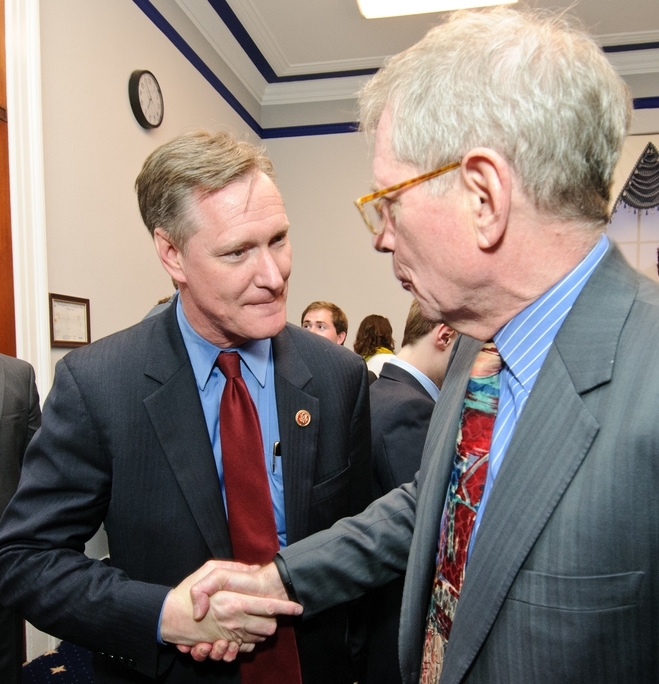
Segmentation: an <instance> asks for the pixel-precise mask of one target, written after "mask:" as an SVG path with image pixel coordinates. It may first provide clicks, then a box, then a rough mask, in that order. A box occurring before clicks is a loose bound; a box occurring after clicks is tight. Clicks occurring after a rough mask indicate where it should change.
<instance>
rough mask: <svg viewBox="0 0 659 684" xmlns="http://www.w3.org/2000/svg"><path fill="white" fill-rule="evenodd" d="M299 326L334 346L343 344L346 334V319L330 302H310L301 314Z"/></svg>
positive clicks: (341, 311)
mask: <svg viewBox="0 0 659 684" xmlns="http://www.w3.org/2000/svg"><path fill="white" fill-rule="evenodd" d="M300 325H301V326H302V327H303V328H304V329H305V330H308V331H309V332H312V333H314V334H316V335H322V336H323V337H326V338H327V339H328V340H331V341H332V342H336V344H343V343H344V342H345V341H346V335H347V334H348V317H347V316H346V315H345V313H343V310H342V309H340V308H339V307H338V306H337V305H336V304H332V302H311V304H309V306H308V307H307V308H306V309H305V310H304V311H303V312H302V316H301V317H300Z"/></svg>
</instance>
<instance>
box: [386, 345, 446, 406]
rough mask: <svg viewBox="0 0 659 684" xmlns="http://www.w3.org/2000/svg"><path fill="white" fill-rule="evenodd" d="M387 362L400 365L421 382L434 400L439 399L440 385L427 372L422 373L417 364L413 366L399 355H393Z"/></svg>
mask: <svg viewBox="0 0 659 684" xmlns="http://www.w3.org/2000/svg"><path fill="white" fill-rule="evenodd" d="M387 363H391V364H393V365H394V366H399V367H400V368H402V369H403V370H405V371H407V372H408V373H409V374H410V375H411V376H412V377H413V378H415V379H416V380H418V381H419V383H421V386H422V387H423V388H424V389H425V390H426V392H428V394H429V395H430V396H431V398H432V399H433V401H437V399H438V398H439V387H437V385H436V384H435V383H434V382H433V381H432V380H431V379H430V378H429V377H428V376H427V375H426V374H425V373H422V372H421V371H420V370H419V369H418V368H417V367H416V366H413V365H412V364H411V363H409V362H408V361H403V359H399V358H398V357H397V356H392V357H391V358H390V359H389V360H388V361H387Z"/></svg>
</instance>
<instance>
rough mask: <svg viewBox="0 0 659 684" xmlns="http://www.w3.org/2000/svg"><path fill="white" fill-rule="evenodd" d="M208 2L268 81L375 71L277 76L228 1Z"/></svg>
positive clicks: (341, 75)
mask: <svg viewBox="0 0 659 684" xmlns="http://www.w3.org/2000/svg"><path fill="white" fill-rule="evenodd" d="M208 3H209V4H210V6H211V7H212V8H213V9H214V10H215V11H216V12H217V14H218V16H219V17H220V19H221V20H222V21H223V22H224V24H225V25H226V27H227V28H228V29H229V31H231V33H232V34H233V37H234V38H235V39H236V40H237V41H238V44H239V45H240V47H241V48H242V49H243V50H244V51H245V54H246V55H247V56H248V57H249V58H250V60H252V63H253V64H254V66H255V67H256V68H257V69H258V70H259V72H260V73H261V76H263V78H265V80H266V81H267V82H268V83H291V82H294V81H311V80H316V79H323V78H339V77H342V78H345V77H346V76H370V75H371V74H374V73H375V72H376V71H377V69H352V70H350V71H323V72H320V73H317V74H300V75H296V76H278V75H277V74H276V73H275V70H274V69H273V68H272V67H271V66H270V64H269V62H268V60H267V59H266V58H265V57H264V56H263V53H262V52H261V51H260V50H259V48H258V47H257V45H256V43H255V42H254V41H253V40H252V37H251V36H250V35H249V33H248V32H247V31H246V29H245V27H244V26H243V25H242V24H241V23H240V19H238V17H237V16H236V14H235V12H234V11H233V10H232V9H231V7H230V5H229V3H228V2H227V1H226V0H208Z"/></svg>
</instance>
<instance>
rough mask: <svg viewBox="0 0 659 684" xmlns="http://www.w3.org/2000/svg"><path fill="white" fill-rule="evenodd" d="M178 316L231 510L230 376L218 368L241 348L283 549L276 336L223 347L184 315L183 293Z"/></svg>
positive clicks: (223, 495)
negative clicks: (227, 476) (225, 458)
mask: <svg viewBox="0 0 659 684" xmlns="http://www.w3.org/2000/svg"><path fill="white" fill-rule="evenodd" d="M176 316H177V319H178V324H179V328H180V329H181V334H182V335H183V342H184V343H185V347H186V349H187V350H188V356H189V357H190V363H191V364H192V370H193V372H194V376H195V380H196V381H197V390H198V391H199V398H200V399H201V406H202V408H203V411H204V417H205V418H206V427H207V429H208V437H209V438H210V442H211V446H212V447H213V455H214V457H215V466H216V468H217V475H218V477H219V479H220V485H221V487H222V497H223V498H224V509H225V511H226V493H225V490H224V469H223V468H222V445H221V444H220V397H221V396H222V392H223V391H224V386H225V385H226V379H225V377H224V375H223V374H222V372H221V371H220V369H219V368H217V367H216V366H215V361H216V359H217V355H218V354H219V353H220V352H222V351H237V352H238V353H239V354H240V359H241V360H240V370H241V373H242V376H243V379H244V380H245V384H246V385H247V389H248V390H249V393H250V396H251V397H252V401H253V402H254V405H255V406H256V410H257V412H258V414H259V422H260V423H261V435H262V437H263V453H264V457H265V465H266V472H267V474H268V483H269V485H270V495H271V497H272V504H273V507H274V512H275V523H276V525H277V535H278V537H279V546H280V547H282V548H283V547H284V546H286V515H285V511H284V480H283V475H282V465H281V456H275V455H274V453H273V447H274V445H275V443H276V442H279V423H278V420H277V400H276V396H275V366H274V361H273V358H272V341H271V340H270V339H266V340H251V341H249V342H245V344H243V345H242V346H241V347H238V348H235V349H219V348H218V347H216V346H215V345H213V344H211V343H210V342H208V341H207V340H205V339H204V338H203V337H201V335H199V334H198V333H197V332H196V331H195V330H194V329H193V328H192V326H191V325H190V323H188V320H187V319H186V317H185V314H184V313H183V307H182V305H181V300H180V297H177V302H176Z"/></svg>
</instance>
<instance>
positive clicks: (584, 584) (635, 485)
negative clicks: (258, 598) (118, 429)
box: [281, 246, 659, 684]
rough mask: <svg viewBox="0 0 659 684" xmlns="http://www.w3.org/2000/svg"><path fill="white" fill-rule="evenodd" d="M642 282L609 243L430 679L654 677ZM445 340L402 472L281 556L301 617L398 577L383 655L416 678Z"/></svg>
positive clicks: (654, 556) (520, 438) (657, 566)
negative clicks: (435, 393) (427, 415)
mask: <svg viewBox="0 0 659 684" xmlns="http://www.w3.org/2000/svg"><path fill="white" fill-rule="evenodd" d="M658 340H659V287H657V285H656V284H655V283H652V282H650V281H649V280H648V279H646V278H644V277H643V276H641V275H639V274H638V273H636V272H635V271H634V270H632V269H631V268H630V267H629V266H628V265H627V263H626V262H625V261H624V258H623V257H622V255H621V254H620V252H619V251H618V249H617V248H616V247H615V246H612V247H611V249H610V250H609V252H608V253H607V254H606V255H605V257H604V259H603V260H602V262H601V263H600V265H599V266H598V267H597V269H596V270H595V271H594V273H593V275H592V277H591V278H590V280H589V281H588V283H587V284H586V286H585V287H584V289H583V291H582V292H581V294H580V296H579V297H578V299H577V301H576V302H575V304H574V306H573V307H572V310H571V312H570V314H569V315H568V317H567V318H566V319H565V322H564V323H563V326H562V327H561V329H560V330H559V332H558V335H557V336H556V339H555V341H554V343H553V345H552V346H551V348H550V350H549V354H548V356H547V359H546V360H545V363H544V364H543V367H542V370H541V371H540V374H539V376H538V379H537V382H536V385H535V387H534V389H533V392H532V393H531V396H530V397H529V400H528V402H527V404H526V407H525V408H524V412H523V414H522V416H521V418H520V421H519V423H518V425H517V429H516V431H515V434H514V436H513V438H512V441H511V443H510V445H509V447H508V452H507V454H506V457H505V460H504V462H503V464H502V467H501V470H500V472H499V475H498V477H497V481H496V484H495V486H494V488H493V490H492V494H491V497H490V499H489V501H488V504H487V508H486V510H485V513H484V515H483V520H482V523H481V526H480V529H479V531H478V536H477V537H476V541H475V544H474V548H473V553H472V556H471V559H470V562H469V565H468V567H467V572H466V576H465V582H464V585H463V589H462V594H461V597H460V600H459V602H458V607H457V611H456V615H455V620H454V622H453V629H452V632H451V639H450V641H449V645H448V649H447V653H446V660H445V665H444V670H443V672H442V676H441V680H440V681H441V684H457V683H458V682H465V683H468V684H504V683H505V684H529V682H533V684H566V683H575V684H576V683H577V682H579V683H583V682H598V684H655V683H656V682H657V681H659V648H658V644H659V618H658V616H659V562H658V559H659V522H658V521H659V496H657V491H659V460H658V459H659V456H658V455H659V422H658V421H657V406H659V344H658V342H657V341H658ZM480 346H481V344H480V343H479V342H477V341H475V340H471V339H469V338H462V339H461V341H460V344H459V348H458V349H457V351H456V353H455V356H454V357H453V360H452V364H451V367H450V368H449V371H448V373H447V376H446V379H445V381H444V384H443V386H442V394H441V396H440V399H439V401H438V402H437V406H436V408H435V412H434V414H433V418H432V421H431V425H430V429H429V431H428V439H427V441H426V446H425V449H424V456H423V460H422V463H421V468H420V470H419V474H418V477H417V481H416V482H415V483H413V484H411V485H404V486H403V487H401V488H399V489H396V490H393V491H392V492H390V493H389V494H388V495H386V496H385V497H383V498H382V499H379V500H378V501H377V502H375V503H373V504H372V505H371V506H370V507H369V508H368V509H367V510H366V511H365V512H364V514H362V515H361V516H357V517H356V518H353V519H351V520H349V521H345V522H342V523H341V522H340V523H338V524H337V525H335V526H334V527H333V528H332V529H331V530H329V531H327V532H323V533H321V534H320V535H318V537H314V538H311V539H309V540H304V541H302V542H301V543H300V544H296V545H294V546H293V547H289V548H287V549H284V550H282V551H281V557H282V558H283V562H284V563H285V565H286V571H287V572H288V574H289V576H290V578H291V579H292V581H293V586H294V589H295V591H296V592H297V595H298V597H299V599H300V600H301V601H302V603H303V604H304V605H305V610H306V611H308V612H309V613H310V612H312V611H314V610H318V609H320V608H321V607H326V606H328V605H331V604H332V603H333V602H336V601H342V600H346V599H348V598H352V597H354V596H355V595H357V594H359V593H360V591H363V590H364V587H368V586H373V585H377V584H381V583H383V582H385V581H388V580H389V579H391V578H392V577H394V576H395V575H396V574H397V572H400V571H402V570H404V569H405V567H406V566H407V574H406V578H405V592H404V597H403V607H402V613H401V628H400V636H399V652H400V661H401V670H402V672H403V681H404V682H405V684H416V683H417V682H418V678H419V669H420V663H421V654H422V651H423V636H424V628H425V622H426V612H427V609H428V601H429V595H430V589H431V584H432V577H433V573H434V569H435V555H436V551H437V539H438V532H439V525H440V518H441V514H442V508H443V504H444V497H445V494H446V490H447V486H448V480H449V477H450V472H451V466H452V460H453V450H454V444H455V439H456V433H457V429H458V422H459V416H460V411H461V407H462V402H463V398H464V393H465V389H466V385H467V380H468V375H469V370H470V368H471V365H472V362H473V360H474V358H475V356H476V354H477V352H478V349H479V348H480Z"/></svg>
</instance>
